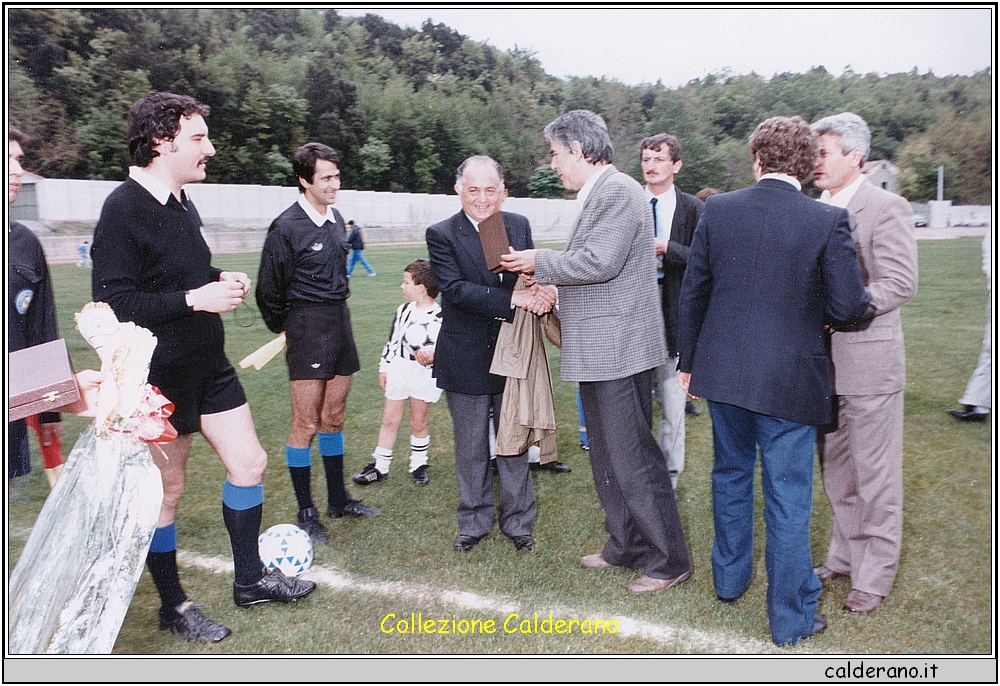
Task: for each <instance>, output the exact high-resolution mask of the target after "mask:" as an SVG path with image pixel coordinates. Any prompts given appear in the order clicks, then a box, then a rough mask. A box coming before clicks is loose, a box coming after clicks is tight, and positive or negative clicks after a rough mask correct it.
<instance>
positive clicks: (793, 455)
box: [708, 401, 822, 645]
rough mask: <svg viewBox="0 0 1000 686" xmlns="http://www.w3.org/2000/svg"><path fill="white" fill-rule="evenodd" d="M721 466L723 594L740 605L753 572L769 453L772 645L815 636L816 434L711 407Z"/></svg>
mask: <svg viewBox="0 0 1000 686" xmlns="http://www.w3.org/2000/svg"><path fill="white" fill-rule="evenodd" d="M708 406H709V409H710V410H711V414H712V435H713V442H714V451H715V464H714V465H713V467H712V510H713V518H714V521H715V542H714V543H713V545H712V577H713V579H714V582H715V592H716V594H718V595H719V596H721V597H723V598H736V597H738V596H740V595H742V594H743V592H744V591H745V590H746V589H747V586H749V585H750V577H751V575H752V572H753V545H754V541H753V526H754V525H753V515H754V497H755V496H754V488H753V480H754V467H755V465H756V461H757V446H758V445H760V454H761V482H762V487H763V490H764V523H765V525H766V540H765V552H764V563H765V567H766V569H767V618H768V622H769V624H770V627H771V640H773V641H774V642H775V643H777V644H778V645H786V644H793V643H796V642H797V641H798V640H799V639H802V638H806V637H807V636H810V635H812V633H813V622H814V621H815V617H816V606H817V602H818V601H819V594H820V590H821V588H822V587H821V584H820V581H819V579H818V578H817V577H816V574H815V573H814V572H813V567H812V550H811V547H810V543H809V519H810V518H811V516H812V492H813V483H812V482H813V462H814V459H815V458H814V455H815V447H816V427H815V426H811V425H808V424H799V423H797V422H792V421H788V420H786V419H778V418H777V417H769V416H767V415H762V414H757V413H756V412H751V411H749V410H745V409H743V408H740V407H736V406H734V405H726V404H723V403H716V402H711V401H709V403H708Z"/></svg>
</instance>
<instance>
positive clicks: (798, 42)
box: [338, 4, 993, 88]
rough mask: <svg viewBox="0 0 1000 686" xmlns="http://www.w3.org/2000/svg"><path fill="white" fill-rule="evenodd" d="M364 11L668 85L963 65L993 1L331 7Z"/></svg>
mask: <svg viewBox="0 0 1000 686" xmlns="http://www.w3.org/2000/svg"><path fill="white" fill-rule="evenodd" d="M338 11H339V12H341V13H342V14H346V15H356V16H360V15H363V14H365V13H366V12H372V13H375V14H379V15H381V16H383V17H384V18H385V19H386V20H388V21H392V22H393V23H396V24H399V25H400V26H411V27H413V28H420V25H421V24H422V23H423V22H424V20H426V19H428V18H430V19H431V20H433V21H434V23H439V22H443V23H444V24H447V25H448V26H449V27H451V28H452V29H454V30H456V31H458V32H459V33H461V34H462V35H465V36H468V37H470V38H473V39H475V40H478V41H486V42H488V43H489V44H490V45H493V46H495V47H498V48H501V49H503V50H507V49H510V48H513V47H515V46H517V47H519V48H527V49H529V50H532V51H533V52H535V53H536V57H537V58H538V59H539V61H541V63H542V66H543V67H544V68H545V71H546V72H548V73H549V74H552V75H554V76H560V77H564V76H607V77H609V78H614V79H617V80H619V81H622V82H624V83H629V84H638V83H655V82H656V81H657V80H659V81H662V82H663V84H664V85H665V86H667V87H670V88H673V87H676V86H680V85H683V84H685V83H687V82H688V81H690V80H691V79H696V78H701V77H704V76H706V75H707V74H717V73H720V72H722V71H723V70H725V69H729V70H730V71H732V73H734V74H747V73H750V72H751V71H754V72H756V73H758V74H760V75H762V76H765V77H768V78H769V77H771V76H773V75H774V74H776V73H782V72H793V73H801V72H804V71H807V70H809V69H810V68H812V67H814V66H817V65H822V66H824V67H826V69H827V70H828V71H830V72H831V73H833V74H834V75H840V74H841V73H842V72H843V71H844V69H845V68H846V67H848V66H850V67H851V68H852V69H853V70H854V71H855V72H858V73H869V72H877V73H895V72H906V71H909V70H911V69H913V68H914V67H916V68H917V70H918V71H919V72H920V73H925V72H927V71H928V70H931V71H933V72H934V74H936V75H938V76H945V75H948V74H966V75H968V74H972V73H973V72H976V71H979V70H982V69H984V68H986V67H989V66H990V65H991V56H992V54H993V49H992V46H991V28H992V26H993V16H992V12H991V10H990V9H988V8H983V9H976V8H972V9H953V8H939V9H934V8H928V7H923V6H916V7H909V8H891V9H858V8H843V9H837V8H833V9H811V8H801V9H798V8H789V7H782V8H778V9H774V8H765V7H760V8H749V9H747V8H740V9H723V8H718V7H715V6H706V7H704V8H695V9H677V8H667V9H652V8H649V7H643V8H639V9H630V8H615V9H591V8H587V9H570V8H560V9H492V8H490V9H487V8H477V9H455V8H439V7H435V6H433V5H429V4H428V5H424V6H423V7H422V8H405V9H382V8H379V7H378V6H368V7H366V8H365V9H360V8H356V9H351V8H348V9H340V8H338Z"/></svg>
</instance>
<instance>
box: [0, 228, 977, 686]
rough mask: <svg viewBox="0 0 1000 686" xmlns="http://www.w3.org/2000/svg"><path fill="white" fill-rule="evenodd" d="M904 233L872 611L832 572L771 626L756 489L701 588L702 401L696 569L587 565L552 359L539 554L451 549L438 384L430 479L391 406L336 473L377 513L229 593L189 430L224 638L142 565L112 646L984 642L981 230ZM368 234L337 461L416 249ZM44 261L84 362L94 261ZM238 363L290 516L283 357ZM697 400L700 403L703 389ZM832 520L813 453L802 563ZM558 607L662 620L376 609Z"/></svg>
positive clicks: (477, 648)
mask: <svg viewBox="0 0 1000 686" xmlns="http://www.w3.org/2000/svg"><path fill="white" fill-rule="evenodd" d="M919 250H920V290H919V293H918V294H917V296H916V297H915V298H914V299H913V300H912V301H911V302H910V303H909V304H907V305H906V306H905V307H904V309H903V322H904V329H905V336H906V347H907V363H908V364H907V387H906V396H905V398H906V427H905V455H904V479H905V486H904V494H905V495H904V512H905V515H904V536H903V550H902V559H901V563H900V567H899V574H898V577H897V580H896V585H895V588H894V589H893V592H892V595H891V596H890V597H889V598H888V599H887V600H886V601H885V603H884V604H883V605H882V607H880V608H879V610H878V611H877V612H875V613H873V614H872V615H868V616H849V615H846V614H845V613H843V612H842V611H841V610H840V605H841V604H842V602H843V600H844V598H845V597H846V595H847V593H848V591H849V590H850V582H849V580H847V579H841V580H838V581H836V582H833V583H831V584H827V585H826V586H825V588H824V592H823V596H822V598H821V600H820V610H821V611H822V612H825V613H826V614H827V615H828V617H829V620H830V621H829V628H828V629H827V631H826V632H825V633H824V634H823V635H821V636H817V637H814V638H811V639H809V640H807V641H804V642H802V643H801V644H800V645H799V646H796V647H794V648H790V649H785V650H777V649H775V648H774V647H773V646H771V645H770V643H769V642H768V629H767V619H766V613H765V591H766V575H765V572H764V561H763V552H764V551H763V540H764V536H763V512H762V509H763V508H762V501H761V499H760V498H758V506H759V510H758V515H757V534H758V535H757V540H758V546H757V550H756V558H757V566H756V570H755V577H754V580H753V582H752V584H751V586H750V588H749V590H748V591H747V593H746V595H745V596H744V597H743V598H742V599H741V600H740V601H739V602H738V603H736V604H735V605H733V606H724V605H722V604H720V603H719V602H717V601H716V599H715V594H714V591H713V589H712V580H711V566H710V553H711V544H712V518H711V490H710V469H711V460H712V453H711V419H710V418H709V416H708V413H707V411H706V412H705V413H704V414H702V415H701V416H700V417H690V416H689V418H688V422H687V442H688V443H687V466H686V471H685V472H684V474H683V475H682V476H681V479H680V484H679V489H678V496H679V499H680V512H681V517H682V519H683V522H684V526H685V531H686V533H687V536H688V543H689V546H690V549H691V554H692V558H693V560H694V564H695V568H696V571H695V574H694V577H693V579H692V580H691V581H690V582H688V583H686V584H684V585H683V586H681V587H679V588H677V589H676V590H672V591H669V592H666V593H663V594H659V595H656V596H652V597H634V596H630V595H629V593H628V592H627V591H626V590H625V586H626V584H627V583H628V582H629V581H631V580H632V579H633V578H635V576H636V575H635V574H634V573H632V572H630V571H628V570H619V569H613V570H605V571H595V570H584V569H581V568H580V567H579V565H578V564H577V559H578V557H579V556H580V555H583V554H588V553H592V552H595V551H598V550H600V549H601V547H602V545H603V543H604V540H605V533H604V531H603V512H602V511H601V509H600V507H599V504H598V500H597V497H596V494H595V491H594V488H593V483H592V477H591V473H590V467H589V462H588V459H587V454H586V453H584V452H582V451H581V450H579V448H578V447H577V443H578V435H577V410H576V395H575V394H576V387H575V385H574V384H568V383H562V382H560V381H558V380H557V381H556V383H555V400H556V414H557V416H558V418H559V433H558V438H559V459H560V460H562V461H563V462H566V463H568V464H570V465H572V467H573V471H572V473H570V474H566V475H556V474H549V473H540V474H539V473H535V474H533V476H532V479H533V484H534V489H535V495H536V498H537V502H538V517H537V521H536V528H535V536H536V540H537V543H536V547H535V551H534V552H533V553H528V554H525V553H517V552H516V551H515V550H514V548H513V546H512V545H511V543H510V542H509V541H508V540H507V539H506V538H505V537H503V536H502V535H501V534H499V532H498V531H497V530H494V533H493V534H492V535H491V536H490V537H488V538H487V539H485V540H484V541H483V542H482V543H481V544H480V545H479V546H477V547H476V548H475V550H473V551H472V552H470V553H466V554H458V553H456V552H455V551H454V550H453V549H452V541H453V539H454V537H455V535H456V534H457V525H456V521H455V507H456V505H457V502H458V487H457V483H456V479H455V473H454V460H453V454H454V453H453V445H452V435H451V419H450V417H449V415H448V410H447V406H446V403H445V402H444V401H443V400H442V401H440V402H438V403H437V404H435V405H433V406H432V407H431V412H430V433H431V447H430V465H431V466H430V471H429V474H430V476H431V483H430V485H429V486H428V487H426V488H418V487H416V486H415V485H414V484H413V482H412V479H411V478H410V476H409V475H408V474H407V471H406V459H405V456H406V455H407V454H408V449H407V446H406V442H407V440H408V435H409V434H408V433H407V431H408V425H407V423H406V419H405V418H404V423H403V425H402V427H401V428H400V432H399V438H398V441H397V451H396V452H397V455H399V456H401V457H402V458H403V459H401V460H396V464H394V465H393V468H392V472H391V473H390V478H389V480H388V481H386V482H383V483H380V484H376V485H372V486H368V487H364V488H362V487H358V486H355V485H354V484H353V483H350V482H349V487H350V490H351V492H352V493H353V494H354V495H355V497H362V498H364V500H365V502H367V503H370V504H373V505H376V506H378V507H380V508H382V509H383V511H384V513H383V514H382V515H380V516H378V517H374V518H369V519H364V520H356V519H340V520H326V519H325V522H326V523H327V526H328V531H329V535H330V545H328V546H320V547H318V549H317V551H316V556H315V560H314V563H313V564H314V569H313V570H312V571H313V572H315V573H316V574H317V576H318V578H319V579H320V581H321V587H320V588H319V589H318V590H317V591H316V592H315V593H314V594H312V595H311V596H310V597H309V598H307V599H305V600H303V601H302V602H299V603H297V604H295V605H293V606H288V607H286V606H262V607H255V608H250V609H239V608H237V607H235V606H234V605H233V602H232V599H231V580H232V579H231V575H230V574H229V573H226V572H218V571H214V566H217V565H219V564H224V563H225V562H226V561H228V560H230V559H231V551H230V548H229V540H228V536H227V535H226V530H225V527H224V526H223V523H222V517H221V488H222V482H223V479H224V478H225V472H224V470H223V468H222V465H221V463H220V461H219V460H218V458H217V457H216V456H215V455H214V453H213V452H212V451H211V449H210V448H209V447H208V445H207V443H206V442H205V441H204V440H202V439H200V437H199V438H197V439H196V440H195V445H194V448H193V450H192V455H191V459H190V461H189V464H188V481H187V490H186V493H185V497H184V501H183V502H182V504H181V507H180V512H179V516H178V542H179V547H180V548H181V549H182V550H183V551H185V554H186V556H182V569H181V578H182V582H183V584H184V586H185V590H186V591H187V592H188V595H189V596H190V597H191V598H192V599H194V600H195V601H196V602H198V603H201V604H203V605H204V606H205V612H206V614H208V615H209V616H211V617H212V618H214V619H216V620H217V621H219V622H221V623H224V624H226V625H228V626H230V627H232V628H233V630H234V633H233V635H232V637H230V638H229V639H227V640H226V641H224V642H222V643H221V644H219V645H214V646H207V645H202V644H193V643H185V642H184V641H183V640H180V639H179V638H178V637H176V636H173V635H170V634H168V633H165V632H161V631H158V630H157V618H156V609H157V607H158V605H159V600H158V597H157V595H156V591H155V589H154V587H153V584H152V581H151V580H150V578H149V575H148V573H144V574H143V577H142V579H141V581H140V583H139V586H138V588H137V590H136V593H135V597H134V599H133V601H132V605H131V608H130V610H129V612H128V615H127V617H126V619H125V622H124V625H123V626H122V630H121V633H120V634H119V637H118V642H117V644H116V646H115V651H114V652H115V653H116V654H122V655H130V654H131V655H140V654H174V655H182V654H183V655H189V654H198V655H224V654H236V655H257V654H270V655H287V654H316V655H325V654H339V655H349V654H409V655H412V654H418V655H419V654H453V655H455V654H462V655H477V654H499V655H502V654H521V655H531V654H546V655H551V654H607V655H617V654H650V653H712V654H719V653H728V652H750V653H756V652H766V653H772V652H775V653H779V654H792V655H802V654H810V653H847V654H861V655H890V654H909V655H932V654H933V655H955V654H965V655H975V654H978V655H984V654H989V653H990V652H991V650H992V649H993V646H994V638H993V628H994V624H993V615H992V607H993V594H992V593H993V575H992V574H993V569H994V566H993V562H994V559H995V558H994V541H993V538H992V536H993V528H992V523H993V521H994V500H993V495H994V482H993V478H994V474H993V464H994V463H993V460H992V452H991V437H992V428H993V424H992V421H991V422H990V423H987V424H962V423H959V422H956V421H955V420H953V419H952V418H951V417H949V416H948V415H947V414H946V413H945V410H946V409H948V408H950V407H954V406H955V405H956V400H957V398H958V397H959V396H960V395H961V393H962V391H963V388H964V386H965V383H966V380H967V379H968V377H969V374H970V373H971V372H972V370H973V368H974V367H975V363H976V359H977V357H978V354H979V349H980V345H981V342H982V333H983V326H984V322H985V317H986V302H987V298H986V289H985V288H984V283H985V282H984V279H983V275H982V273H981V272H980V264H981V257H980V240H979V239H973V238H964V239H956V240H947V241H923V242H921V243H920V244H919ZM366 255H367V257H368V258H369V260H370V261H371V263H372V264H373V266H374V267H375V269H376V271H377V272H378V276H377V277H375V278H368V277H366V276H364V274H363V272H361V273H359V275H357V276H354V277H353V278H352V279H351V299H350V301H349V304H350V308H351V316H352V322H353V327H354V333H355V338H356V341H357V346H358V351H359V353H360V356H361V365H362V370H361V371H360V372H359V373H358V374H356V375H355V377H354V382H353V387H352V390H351V394H350V396H349V398H348V415H347V422H346V426H345V429H344V432H345V434H344V435H345V439H346V445H347V451H346V456H345V471H346V472H347V477H348V478H349V477H350V474H353V473H355V472H356V471H358V470H359V469H360V468H361V467H363V466H364V465H365V464H366V463H367V462H368V461H369V459H370V458H369V456H370V454H371V452H372V450H373V448H374V446H375V439H376V436H377V432H378V427H379V425H380V423H381V417H382V409H383V396H382V393H381V391H380V390H379V389H378V384H377V370H378V364H377V361H378V357H379V354H380V353H381V350H382V346H383V345H384V343H385V338H386V336H387V334H388V330H389V325H390V322H391V320H392V315H393V312H394V310H395V308H396V307H397V306H398V305H399V304H400V303H401V302H402V296H401V292H400V290H399V283H400V280H401V277H402V270H403V267H404V266H405V265H406V264H408V263H409V262H410V261H411V260H413V259H415V258H417V257H425V256H426V249H425V247H424V246H423V245H412V246H372V247H370V248H369V249H367V251H366ZM258 260H259V256H258V255H255V254H249V255H220V256H217V257H216V258H215V260H214V263H215V265H216V266H218V267H221V268H224V269H231V270H240V271H246V272H247V273H249V274H250V275H251V276H256V272H257V266H258ZM52 274H53V279H54V282H55V286H56V301H57V307H58V315H59V320H60V332H61V334H62V335H63V336H64V337H65V338H66V339H67V342H68V344H69V348H70V351H71V354H72V356H73V360H74V364H75V366H76V368H77V369H84V368H94V367H96V366H97V364H98V360H97V356H96V354H95V353H94V352H93V351H92V350H91V349H90V348H89V347H88V346H87V345H86V344H85V343H84V341H83V340H82V338H81V337H80V336H79V334H78V333H77V332H76V331H75V328H74V324H73V313H74V312H77V311H78V310H79V309H80V307H81V306H82V305H83V304H84V303H86V302H87V301H88V300H89V299H90V281H89V279H90V271H89V270H85V269H78V268H75V267H74V266H73V265H55V266H54V267H53V268H52ZM252 301H253V298H252V297H251V298H249V299H248V301H247V307H241V308H240V309H239V310H238V311H237V312H235V313H228V314H225V315H223V318H224V321H225V323H226V336H227V352H228V354H229V357H230V359H231V360H232V361H233V363H234V364H235V363H236V362H237V361H238V360H240V359H241V358H243V357H244V356H245V355H247V354H248V353H250V352H251V351H253V350H255V349H257V348H258V347H259V346H261V345H263V344H264V343H265V342H267V341H268V340H270V339H271V338H272V337H273V334H271V333H270V332H269V331H268V330H267V329H266V327H265V326H264V324H263V322H262V321H261V319H260V316H259V314H258V313H256V308H255V307H254V306H253V304H252ZM550 362H551V364H552V368H553V375H554V377H555V378H556V379H558V368H559V351H558V350H557V349H555V348H551V347H550ZM239 373H240V378H241V380H242V382H243V384H244V387H245V389H246V392H247V396H248V398H249V402H250V406H251V409H252V411H253V415H254V419H255V421H256V425H257V431H258V434H259V436H260V439H261V443H262V444H263V446H264V448H265V449H266V450H267V452H268V455H269V456H270V464H269V466H268V469H267V471H266V473H265V477H264V483H265V504H264V521H263V528H267V527H269V526H271V525H273V524H277V523H282V522H294V518H295V513H296V505H295V499H294V495H293V493H292V489H291V486H290V483H289V478H288V473H287V469H286V468H285V465H284V444H285V440H286V437H287V431H288V425H289V419H290V410H289V401H288V383H287V374H286V369H285V365H284V362H283V361H282V359H281V357H280V356H279V357H278V358H276V359H275V360H274V361H272V362H271V363H270V364H269V365H267V366H266V367H265V368H264V369H263V370H261V371H256V370H253V369H249V370H239ZM698 405H699V406H700V407H702V408H703V409H706V410H707V408H705V404H704V402H702V401H699V403H698ZM991 420H992V417H991ZM65 424H66V446H65V452H66V454H68V453H69V450H70V448H71V447H72V445H73V443H74V442H75V440H76V436H77V435H78V434H79V432H80V431H81V430H82V428H83V427H84V426H85V425H86V420H82V419H80V418H76V417H69V416H66V417H65ZM34 459H36V460H37V450H35V451H34ZM400 463H401V464H400ZM314 465H315V466H314V469H313V479H314V481H313V487H314V494H315V495H316V499H317V502H321V501H322V500H323V498H324V496H325V490H326V489H325V485H324V481H323V475H322V466H321V461H320V460H319V459H318V458H314ZM34 466H35V468H34V469H33V471H32V473H31V474H30V475H29V476H28V477H26V478H24V479H22V480H20V481H19V483H17V484H16V485H15V487H14V488H13V490H12V491H11V493H10V505H9V520H8V553H9V555H8V569H12V568H13V565H14V564H15V563H16V560H17V556H18V555H19V554H20V551H21V549H22V547H23V545H24V541H25V540H26V538H27V534H28V532H29V531H30V528H31V526H32V524H33V522H34V520H35V518H36V516H37V514H38V511H39V510H40V508H41V506H42V503H43V501H44V498H45V496H46V494H47V492H48V486H47V484H46V481H45V477H44V474H43V472H42V470H41V465H40V464H38V463H37V462H36V463H35V465H34ZM830 525H831V513H830V508H829V505H828V503H827V500H826V496H825V494H824V492H823V489H822V484H821V482H820V477H819V470H818V468H817V469H816V480H815V507H814V516H813V522H812V546H813V559H814V560H816V561H817V562H820V561H822V560H823V559H824V557H825V553H826V546H827V543H828V541H829V532H830ZM206 560H207V561H208V562H206ZM185 561H187V562H186V566H184V563H185ZM463 593H465V594H466V595H463ZM469 594H474V595H469ZM477 603H479V604H478V605H477ZM553 609H554V610H555V612H556V618H559V613H563V614H564V615H565V617H564V618H568V617H573V618H578V619H582V618H588V617H590V618H600V619H604V620H607V619H609V618H613V617H619V618H628V619H630V620H634V621H635V622H639V623H644V624H642V626H646V627H647V628H648V627H654V628H657V627H659V628H660V629H661V631H660V632H659V633H657V632H656V631H653V632H650V631H645V632H644V631H634V632H632V633H631V634H629V632H628V631H625V630H622V631H619V633H618V634H616V635H614V634H607V633H605V634H589V635H585V634H582V633H579V632H577V633H573V634H568V635H555V634H546V633H542V632H537V633H534V632H533V633H523V632H521V631H516V632H514V633H506V632H504V631H502V630H501V631H497V632H495V633H492V634H488V633H482V632H480V633H465V634H462V633H454V632H453V633H450V634H447V635H445V634H439V633H435V634H428V633H421V634H413V633H409V634H401V633H399V631H396V632H393V633H386V632H385V631H384V628H385V625H384V624H383V623H382V621H383V618H385V617H386V615H390V614H393V615H395V616H396V617H395V618H393V619H392V620H390V621H389V625H388V626H390V627H392V626H393V622H394V621H397V619H398V618H409V617H410V615H411V613H412V614H414V615H416V614H418V613H419V614H420V615H421V616H422V617H423V618H425V619H427V618H431V619H436V620H451V619H455V620H462V619H465V620H468V621H469V622H472V621H473V620H479V621H480V623H482V622H486V621H489V620H494V621H495V622H496V623H497V625H498V626H500V625H501V623H502V622H503V621H504V620H505V618H506V617H507V616H508V615H509V614H510V613H511V612H513V611H516V612H517V613H518V614H519V617H521V618H523V617H529V618H530V617H532V615H533V614H534V613H535V612H537V613H538V614H539V615H540V618H542V619H544V618H546V617H547V616H548V612H549V611H552V610H553ZM623 621H624V620H623ZM666 673H667V672H664V673H663V674H666ZM663 674H661V675H660V678H663ZM370 676H373V675H370ZM734 676H735V675H734ZM134 678H142V677H139V676H135V677H134ZM404 678H405V677H404ZM619 678H621V677H620V675H619Z"/></svg>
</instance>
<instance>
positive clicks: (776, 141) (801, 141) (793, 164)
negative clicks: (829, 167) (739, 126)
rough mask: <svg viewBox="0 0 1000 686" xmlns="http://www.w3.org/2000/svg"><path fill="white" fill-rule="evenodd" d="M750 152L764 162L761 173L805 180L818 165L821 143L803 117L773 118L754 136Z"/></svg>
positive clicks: (759, 125)
mask: <svg viewBox="0 0 1000 686" xmlns="http://www.w3.org/2000/svg"><path fill="white" fill-rule="evenodd" d="M750 152H751V153H752V154H753V155H754V158H755V159H757V158H759V159H760V171H761V173H763V174H788V175H789V176H793V177H795V178H796V179H798V180H799V181H803V180H805V179H807V178H808V177H809V175H810V174H811V173H812V170H813V167H815V166H816V157H817V156H818V155H819V143H818V142H817V140H816V134H814V133H813V132H812V130H811V129H810V128H809V124H807V123H806V122H804V121H802V118H801V117H771V118H770V119H765V120H764V121H762V122H761V123H760V124H758V125H757V128H756V129H755V130H754V132H753V133H752V134H751V135H750Z"/></svg>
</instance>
